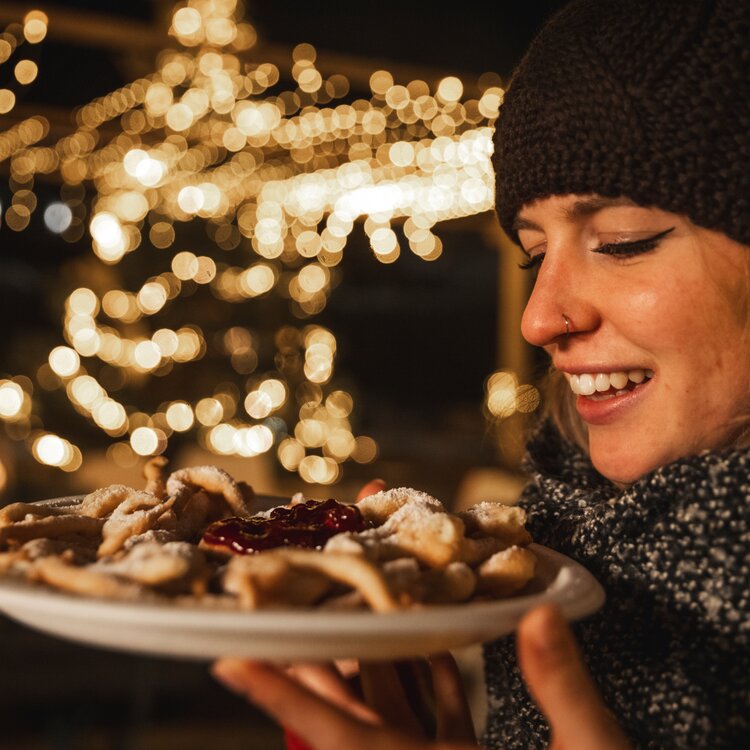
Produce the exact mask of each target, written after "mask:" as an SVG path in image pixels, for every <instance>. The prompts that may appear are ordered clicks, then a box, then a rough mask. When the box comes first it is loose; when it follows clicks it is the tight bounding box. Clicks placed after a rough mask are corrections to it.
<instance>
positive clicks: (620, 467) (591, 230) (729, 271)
mask: <svg viewBox="0 0 750 750" xmlns="http://www.w3.org/2000/svg"><path fill="white" fill-rule="evenodd" d="M515 226H516V227H517V228H518V236H519V239H520V241H521V244H522V247H523V248H524V251H525V253H526V254H527V255H528V256H529V260H528V261H527V262H526V263H525V264H524V265H525V266H526V267H529V266H533V267H534V268H535V270H536V273H537V276H536V280H535V284H534V290H533V292H532V295H531V298H530V299H529V302H528V305H527V307H526V311H525V313H524V316H523V322H522V332H523V335H524V337H525V338H526V340H527V341H529V343H531V344H534V345H535V346H540V347H543V348H544V349H545V351H546V352H547V353H548V354H549V355H550V358H551V360H552V364H553V366H554V368H555V370H556V371H557V372H558V373H562V374H563V375H564V376H565V377H566V379H567V380H568V384H569V395H567V396H563V398H566V400H569V399H570V398H571V397H575V405H574V406H575V411H576V412H577V419H575V417H573V412H572V410H570V409H568V410H567V413H568V414H570V415H571V417H572V419H575V422H573V423H572V424H570V423H568V424H567V425H566V428H567V430H566V431H567V432H568V434H571V435H576V434H581V429H580V426H581V423H582V426H583V429H584V430H585V432H586V433H587V439H586V447H587V449H588V451H589V453H590V456H591V460H592V462H593V464H594V466H595V467H596V468H597V469H598V471H599V472H600V473H602V474H603V475H604V476H606V477H608V478H609V479H611V480H612V481H614V482H620V483H628V482H632V481H634V480H635V479H637V478H638V477H640V476H642V475H644V474H645V473H646V472H648V471H651V470H652V469H655V468H657V467H659V466H662V465H664V464H666V463H669V462H670V461H673V460H674V459H677V458H680V457H682V456H685V455H690V454H693V453H697V452H699V451H701V450H705V449H711V448H717V447H721V446H724V445H728V444H730V443H731V442H732V441H733V440H734V439H736V438H737V436H738V435H739V434H741V432H742V429H743V428H742V425H741V424H738V420H737V419H736V417H737V414H738V411H739V410H741V409H742V407H743V405H747V402H748V383H747V372H748V368H749V367H750V341H748V340H747V337H746V336H745V334H744V332H745V328H746V325H747V308H748V294H749V288H748V284H747V276H746V273H745V272H746V269H747V266H748V261H749V259H750V254H749V253H748V250H747V248H746V247H744V246H743V245H740V244H739V243H737V242H735V241H734V240H732V239H730V238H729V237H727V236H726V235H724V234H722V233H720V232H717V231H712V230H707V229H704V228H701V227H698V226H696V225H694V224H693V223H692V222H691V221H690V220H689V219H688V218H687V217H685V216H681V215H678V214H673V213H669V212H666V211H662V210H660V209H656V208H643V207H640V206H637V205H635V204H633V203H632V202H631V201H623V200H602V199H601V198H594V199H581V198H580V197H578V196H574V195H566V196H554V197H549V198H544V199H540V200H537V201H534V202H532V203H530V204H528V205H526V206H524V207H523V209H522V210H521V211H520V213H519V217H518V219H517V220H516V222H515ZM690 300H700V307H699V308H698V309H696V308H695V306H694V305H692V304H689V301H690ZM566 320H567V324H566V323H565V321H566ZM728 342H733V345H732V346H731V347H728V346H727V344H728Z"/></svg>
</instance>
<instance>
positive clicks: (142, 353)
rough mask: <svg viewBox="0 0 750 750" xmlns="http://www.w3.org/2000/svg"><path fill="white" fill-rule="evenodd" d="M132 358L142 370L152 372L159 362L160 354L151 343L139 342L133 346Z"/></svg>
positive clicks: (156, 347) (157, 348)
mask: <svg viewBox="0 0 750 750" xmlns="http://www.w3.org/2000/svg"><path fill="white" fill-rule="evenodd" d="M133 358H134V359H135V362H136V364H137V365H138V366H139V367H142V368H143V369H144V370H153V369H154V368H155V367H158V366H159V363H160V362H161V352H160V351H159V347H158V346H157V345H156V344H155V343H154V342H153V341H150V340H149V341H141V342H139V343H138V344H136V346H135V350H134V351H133Z"/></svg>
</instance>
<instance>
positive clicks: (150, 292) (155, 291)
mask: <svg viewBox="0 0 750 750" xmlns="http://www.w3.org/2000/svg"><path fill="white" fill-rule="evenodd" d="M137 301H138V307H140V309H141V310H142V311H143V312H144V313H147V314H148V315H153V314H154V313H155V312H158V311H159V310H161V308H162V307H164V305H165V303H166V301H167V290H166V289H165V288H164V287H163V286H162V285H161V284H159V283H157V282H156V281H149V282H148V283H146V284H144V285H143V286H142V287H141V290H140V291H139V292H138V297H137Z"/></svg>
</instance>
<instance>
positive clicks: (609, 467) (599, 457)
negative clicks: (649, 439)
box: [589, 445, 660, 486]
mask: <svg viewBox="0 0 750 750" xmlns="http://www.w3.org/2000/svg"><path fill="white" fill-rule="evenodd" d="M589 449H590V454H591V463H592V464H593V465H594V468H595V469H596V470H597V471H598V472H599V473H600V474H601V475H602V476H604V477H606V478H607V479H609V481H610V482H614V484H617V485H621V486H622V485H627V484H632V483H633V482H635V481H636V480H637V479H640V477H642V476H643V475H644V474H648V472H650V471H652V470H653V469H655V468H656V467H657V466H659V465H660V462H655V461H654V460H653V458H652V460H650V461H649V460H646V458H645V457H643V456H636V455H634V454H633V453H632V452H629V451H624V450H622V448H621V447H620V449H619V450H616V451H604V450H602V449H601V447H597V446H593V445H590V446H589Z"/></svg>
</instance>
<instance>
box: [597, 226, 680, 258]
mask: <svg viewBox="0 0 750 750" xmlns="http://www.w3.org/2000/svg"><path fill="white" fill-rule="evenodd" d="M672 231H674V227H670V228H669V229H665V230H664V231H663V232H658V233H657V234H653V235H651V236H650V237H644V238H643V239H640V240H624V241H622V242H608V243H605V244H603V245H599V247H597V248H594V250H593V252H595V253H600V254H602V255H612V256H615V257H618V258H630V257H633V256H635V255H641V254H642V253H647V252H649V251H650V250H654V249H656V248H657V247H658V246H659V243H660V242H661V241H662V240H663V239H664V238H665V237H666V236H667V235H668V234H669V233H670V232H672Z"/></svg>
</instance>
